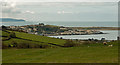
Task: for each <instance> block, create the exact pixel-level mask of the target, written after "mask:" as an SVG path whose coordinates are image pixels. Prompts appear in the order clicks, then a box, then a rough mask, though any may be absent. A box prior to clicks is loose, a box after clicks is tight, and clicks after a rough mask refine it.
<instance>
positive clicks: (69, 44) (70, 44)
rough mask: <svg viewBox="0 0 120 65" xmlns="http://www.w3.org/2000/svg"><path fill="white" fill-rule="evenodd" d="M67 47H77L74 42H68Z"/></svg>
mask: <svg viewBox="0 0 120 65" xmlns="http://www.w3.org/2000/svg"><path fill="white" fill-rule="evenodd" d="M64 46H65V47H73V46H76V44H75V43H74V42H73V41H72V40H67V41H66V43H65V44H64Z"/></svg>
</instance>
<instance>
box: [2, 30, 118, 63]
mask: <svg viewBox="0 0 120 65" xmlns="http://www.w3.org/2000/svg"><path fill="white" fill-rule="evenodd" d="M14 32H15V34H16V36H17V37H18V38H23V39H17V38H12V39H10V40H6V41H3V43H4V44H6V45H7V44H11V43H12V42H13V41H14V42H17V43H21V42H26V43H33V44H34V43H35V44H45V45H46V44H47V45H49V44H48V43H54V44H59V45H63V44H64V43H65V40H63V39H56V38H50V37H46V36H39V35H33V34H27V33H22V32H16V31H14ZM2 33H3V35H6V36H7V34H8V33H6V32H2ZM8 35H9V34H8ZM2 38H6V37H2ZM24 39H28V40H24ZM29 40H33V41H29ZM35 41H38V42H35ZM41 42H44V43H41ZM110 44H112V45H113V47H108V45H110ZM108 45H106V46H105V45H103V44H101V43H96V44H82V45H80V46H79V47H68V48H63V47H55V48H45V49H42V48H33V49H16V48H10V49H3V50H2V56H3V57H2V61H3V63H117V62H118V42H117V41H115V42H109V43H108ZM52 46H53V47H54V45H52Z"/></svg>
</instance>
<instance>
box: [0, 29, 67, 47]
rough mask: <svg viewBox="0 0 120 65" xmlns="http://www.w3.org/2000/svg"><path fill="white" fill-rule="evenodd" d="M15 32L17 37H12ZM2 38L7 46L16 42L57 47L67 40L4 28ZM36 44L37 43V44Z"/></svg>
mask: <svg viewBox="0 0 120 65" xmlns="http://www.w3.org/2000/svg"><path fill="white" fill-rule="evenodd" d="M12 33H14V34H15V36H16V37H15V38H11V37H10V35H11V34H12ZM1 36H2V40H3V44H4V45H6V46H10V45H14V43H16V44H19V45H20V44H23V45H26V44H28V45H30V46H38V45H41V46H47V47H54V46H55V47H57V46H63V45H64V43H65V42H66V40H63V39H56V38H51V37H46V36H40V35H34V34H28V33H24V32H18V31H10V30H4V31H2V35H1ZM35 44H36V45H35ZM38 48H39V47H38Z"/></svg>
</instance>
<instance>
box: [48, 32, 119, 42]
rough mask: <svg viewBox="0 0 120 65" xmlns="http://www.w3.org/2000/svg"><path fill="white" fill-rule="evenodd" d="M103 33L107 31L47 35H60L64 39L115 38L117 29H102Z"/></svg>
mask: <svg viewBox="0 0 120 65" xmlns="http://www.w3.org/2000/svg"><path fill="white" fill-rule="evenodd" d="M102 32H104V33H108V34H96V35H63V36H49V37H54V38H57V37H59V38H60V37H62V38H64V39H89V38H90V39H92V38H94V39H99V40H101V38H105V39H106V40H117V36H118V32H120V31H118V30H105V31H102Z"/></svg>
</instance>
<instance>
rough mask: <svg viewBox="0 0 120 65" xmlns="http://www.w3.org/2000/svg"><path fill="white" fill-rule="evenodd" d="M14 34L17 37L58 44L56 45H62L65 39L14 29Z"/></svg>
mask: <svg viewBox="0 0 120 65" xmlns="http://www.w3.org/2000/svg"><path fill="white" fill-rule="evenodd" d="M15 34H16V36H17V37H19V38H23V39H29V40H34V41H40V42H45V43H54V44H58V45H63V44H64V43H65V40H63V39H56V38H51V37H46V36H40V35H34V34H28V33H23V32H16V31H15Z"/></svg>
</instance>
